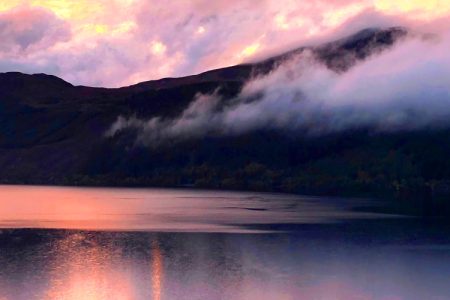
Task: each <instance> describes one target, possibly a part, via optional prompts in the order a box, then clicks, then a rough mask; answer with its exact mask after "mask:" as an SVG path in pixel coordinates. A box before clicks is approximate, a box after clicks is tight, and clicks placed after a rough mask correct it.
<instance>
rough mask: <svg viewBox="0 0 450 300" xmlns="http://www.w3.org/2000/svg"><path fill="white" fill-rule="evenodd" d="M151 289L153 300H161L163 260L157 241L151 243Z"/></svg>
mask: <svg viewBox="0 0 450 300" xmlns="http://www.w3.org/2000/svg"><path fill="white" fill-rule="evenodd" d="M151 270H152V287H153V300H161V285H162V276H163V258H162V255H161V249H160V248H159V243H158V241H157V240H154V241H152V268H151Z"/></svg>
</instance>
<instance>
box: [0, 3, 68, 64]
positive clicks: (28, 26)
mask: <svg viewBox="0 0 450 300" xmlns="http://www.w3.org/2000/svg"><path fill="white" fill-rule="evenodd" d="M70 35H71V32H70V27H69V25H68V24H67V23H66V22H64V21H62V20H60V19H58V18H57V17H56V16H55V15H54V14H52V13H51V12H49V11H47V10H45V9H42V8H28V7H19V8H16V9H14V10H11V11H7V12H4V13H1V14H0V40H1V41H2V42H1V43H0V54H3V55H8V56H13V57H14V56H20V55H24V54H26V53H30V52H33V51H39V50H42V49H47V48H49V47H52V46H54V45H55V44H57V43H59V42H63V41H67V40H68V39H69V38H70Z"/></svg>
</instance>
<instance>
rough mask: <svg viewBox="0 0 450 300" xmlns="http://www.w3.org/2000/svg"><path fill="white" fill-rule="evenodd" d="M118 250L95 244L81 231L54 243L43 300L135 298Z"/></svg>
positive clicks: (130, 280) (123, 261) (120, 299)
mask: <svg viewBox="0 0 450 300" xmlns="http://www.w3.org/2000/svg"><path fill="white" fill-rule="evenodd" d="M120 250H121V249H120V248H118V249H114V248H111V247H109V246H105V245H99V243H98V241H96V240H95V239H93V238H92V237H90V236H89V235H86V234H82V233H76V234H69V235H68V236H67V237H65V238H63V239H61V240H59V241H57V242H55V243H54V244H53V245H52V248H51V252H50V254H51V258H50V261H49V265H50V274H49V279H50V280H49V289H48V291H46V292H45V296H44V299H49V300H53V299H67V300H84V299H86V300H88V299H89V300H103V299H117V300H122V299H123V300H125V299H135V298H136V295H135V294H134V292H135V291H134V289H133V282H132V278H130V274H129V273H128V272H127V269H126V266H125V264H126V259H125V260H124V258H123V257H121V253H120Z"/></svg>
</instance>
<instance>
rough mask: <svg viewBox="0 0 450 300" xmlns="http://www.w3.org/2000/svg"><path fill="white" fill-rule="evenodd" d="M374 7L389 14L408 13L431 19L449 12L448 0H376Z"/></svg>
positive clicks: (419, 17) (449, 2)
mask: <svg viewBox="0 0 450 300" xmlns="http://www.w3.org/2000/svg"><path fill="white" fill-rule="evenodd" d="M375 8H377V9H378V10H381V11H384V12H387V13H391V14H400V13H402V14H405V13H406V14H408V15H410V16H413V17H415V18H418V19H433V18H437V17H441V16H444V15H446V14H448V13H449V12H450V1H449V0H396V1H391V0H376V1H375Z"/></svg>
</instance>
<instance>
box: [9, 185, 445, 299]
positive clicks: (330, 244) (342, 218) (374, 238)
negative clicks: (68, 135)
mask: <svg viewBox="0 0 450 300" xmlns="http://www.w3.org/2000/svg"><path fill="white" fill-rule="evenodd" d="M5 197H6V198H5ZM355 201H356V200H355ZM361 203H363V202H357V203H355V202H354V200H348V199H337V200H336V199H326V198H325V199H324V198H305V197H292V196H286V195H266V194H261V195H258V194H256V195H255V194H248V193H243V194H240V193H228V192H223V193H215V192H192V191H173V190H172V191H170V190H169V191H167V190H131V189H130V190H115V189H92V190H91V189H66V188H62V189H60V188H57V189H54V188H39V187H34V188H19V187H0V208H1V209H0V228H3V229H0V300H35V299H39V300H41V299H48V300H53V299H55V300H60V299H67V300H84V299H89V300H103V299H108V300H110V299H113V300H116V299H118V300H121V299H137V300H140V299H146V300H148V299H157V300H163V299H164V300H166V299H177V300H178V299H181V300H182V299H186V300H196V299H198V300H204V299H214V300H216V299H217V300H220V299H258V300H269V299H326V300H327V299H345V300H348V299H358V300H359V299H363V300H364V299H383V300H392V299H407V300H411V299H412V300H414V299H417V300H419V299H420V300H423V299H450V286H449V285H448V279H449V278H450V226H449V224H448V223H445V222H444V223H440V222H431V221H429V220H428V221H423V220H422V221H421V220H416V219H412V218H385V216H383V215H378V214H371V213H362V212H358V211H353V210H351V208H352V207H354V206H359V205H361ZM355 204H358V205H355ZM8 227H9V229H8ZM23 227H31V228H34V229H21V228H23ZM38 228H41V229H38ZM42 228H54V229H51V230H49V229H42ZM55 228H69V229H70V230H68V229H64V230H62V229H55ZM87 228H91V229H95V230H81V229H87ZM133 230H137V231H133ZM181 231H187V232H181ZM244 232H245V233H246V234H242V233H244ZM249 233H250V234H249ZM253 233H258V234H253Z"/></svg>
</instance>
